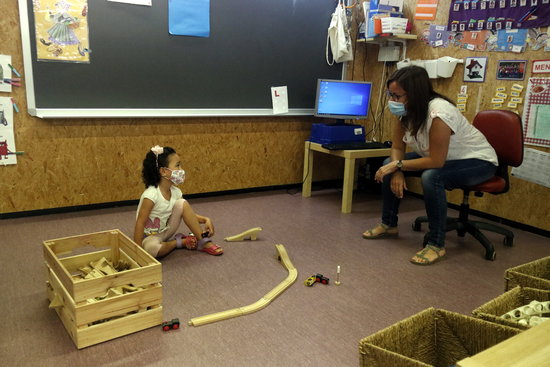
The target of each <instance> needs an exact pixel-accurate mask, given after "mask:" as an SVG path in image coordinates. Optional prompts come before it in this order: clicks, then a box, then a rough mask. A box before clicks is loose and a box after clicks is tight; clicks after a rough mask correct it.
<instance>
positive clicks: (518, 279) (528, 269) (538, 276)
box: [504, 256, 550, 291]
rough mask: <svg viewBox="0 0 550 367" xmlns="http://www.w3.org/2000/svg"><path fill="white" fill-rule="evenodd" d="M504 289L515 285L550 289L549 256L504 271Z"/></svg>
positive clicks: (506, 289) (507, 289)
mask: <svg viewBox="0 0 550 367" xmlns="http://www.w3.org/2000/svg"><path fill="white" fill-rule="evenodd" d="M504 281H505V287H504V288H505V289H504V290H505V291H509V290H510V289H512V288H515V287H517V286H518V285H519V286H521V287H529V288H536V289H545V290H550V256H547V257H543V258H542V259H538V260H535V261H531V262H529V263H526V264H522V265H519V266H516V267H513V268H510V269H507V270H506V271H505V272H504Z"/></svg>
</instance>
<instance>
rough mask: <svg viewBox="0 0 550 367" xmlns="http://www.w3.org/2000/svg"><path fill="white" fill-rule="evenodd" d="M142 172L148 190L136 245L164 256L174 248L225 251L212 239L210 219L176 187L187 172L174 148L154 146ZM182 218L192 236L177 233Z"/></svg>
mask: <svg viewBox="0 0 550 367" xmlns="http://www.w3.org/2000/svg"><path fill="white" fill-rule="evenodd" d="M141 173H142V179H143V183H144V184H145V187H146V189H145V191H144V192H143V194H142V195H141V199H140V200H139V205H138V209H137V214H136V226H135V229H134V241H135V242H136V243H137V244H139V245H141V246H143V248H144V249H145V250H146V251H147V252H148V253H150V254H151V255H152V256H155V257H162V256H164V255H166V254H168V253H169V252H171V251H172V250H174V249H175V248H186V249H188V250H195V249H198V250H200V251H203V252H206V253H208V254H210V255H214V256H217V255H221V254H223V250H222V248H221V247H219V246H217V245H214V244H213V243H212V240H211V239H210V236H212V235H213V234H214V225H213V224H212V221H211V220H210V218H208V217H203V216H202V215H198V214H196V213H195V212H194V211H193V209H192V208H191V205H189V203H188V202H187V201H186V200H185V199H183V198H182V192H181V190H180V189H178V188H177V186H178V185H181V184H182V183H183V181H184V180H185V171H184V170H183V169H181V163H180V157H179V155H178V154H177V153H176V151H175V150H174V149H172V148H170V147H160V146H158V145H157V146H154V147H153V148H151V150H150V151H149V152H147V155H146V156H145V159H144V160H143V169H142V172H141ZM182 220H183V222H184V223H185V225H187V227H188V228H189V229H190V230H191V232H192V233H193V235H189V236H185V235H183V234H181V233H177V234H176V231H177V229H178V227H179V226H180V224H181V221H182ZM201 224H204V229H205V230H204V231H203V230H202V227H201ZM197 239H199V240H197Z"/></svg>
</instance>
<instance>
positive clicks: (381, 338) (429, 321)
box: [359, 308, 521, 367]
mask: <svg viewBox="0 0 550 367" xmlns="http://www.w3.org/2000/svg"><path fill="white" fill-rule="evenodd" d="M520 332H521V331H520V330H518V329H515V328H511V327H508V326H504V325H498V324H493V323H491V322H488V321H484V320H480V319H476V318H475V317H470V316H465V315H461V314H458V313H454V312H451V311H446V310H441V309H435V308H428V309H426V310H424V311H422V312H420V313H418V314H416V315H413V316H411V317H409V318H407V319H404V320H402V321H399V322H398V323H396V324H393V325H392V326H389V327H387V328H385V329H383V330H381V331H379V332H377V333H375V334H372V335H371V336H368V337H366V338H364V339H362V340H361V341H360V343H359V364H360V366H362V367H388V366H399V367H429V366H436V367H447V366H451V365H454V364H456V362H457V361H459V360H461V359H464V358H466V357H470V356H473V355H474V354H477V353H479V352H481V351H483V350H485V349H487V348H490V347H492V346H494V345H496V344H498V343H500V342H502V341H503V340H506V339H508V338H510V337H512V336H514V335H517V334H519V333H520Z"/></svg>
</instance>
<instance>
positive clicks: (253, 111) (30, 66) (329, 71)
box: [19, 0, 345, 118]
mask: <svg viewBox="0 0 550 367" xmlns="http://www.w3.org/2000/svg"><path fill="white" fill-rule="evenodd" d="M160 1H162V0H160ZM167 1H169V0H167ZM226 1H227V0H226ZM234 1H239V0H234ZM301 1H302V0H290V2H291V3H292V4H293V9H292V11H296V4H297V3H298V5H300V4H299V3H300V2H301ZM155 3H159V2H158V1H155V2H154V3H153V4H155ZM271 3H272V4H277V3H279V4H281V3H284V2H273V1H271ZM97 4H99V3H95V2H94V5H97ZM102 4H103V5H104V6H111V7H113V6H118V7H128V6H130V5H127V4H121V3H115V2H107V1H104V2H103V3H102ZM105 4H108V5H105ZM114 4H117V5H114ZM285 4H287V5H288V3H285ZM310 4H311V3H310ZM335 4H336V2H335V1H332V0H320V1H317V2H316V3H315V6H324V7H325V8H324V9H323V11H321V13H322V14H323V16H322V17H317V18H322V19H316V22H311V19H310V18H306V19H304V18H299V17H296V19H294V18H292V19H291V20H292V21H293V22H295V23H298V22H306V21H307V22H308V24H307V25H305V24H294V25H293V27H294V33H297V32H296V29H298V28H301V29H304V30H306V29H307V27H314V28H315V27H316V28H315V29H314V30H313V31H312V30H311V29H310V30H309V31H308V32H305V31H304V32H303V33H307V34H309V35H310V36H311V35H313V36H314V37H315V46H314V47H309V48H307V47H300V49H302V48H303V49H304V50H305V49H308V50H310V51H309V52H312V51H311V50H314V51H313V53H314V54H315V57H314V59H315V60H316V61H315V62H311V60H312V58H313V57H312V55H311V54H309V55H308V54H299V53H298V54H295V55H293V56H292V57H293V58H294V60H296V65H297V66H296V68H295V69H299V70H298V71H293V70H291V69H287V70H286V72H287V74H289V75H290V74H292V75H290V76H288V78H287V79H285V76H284V75H283V76H281V75H278V74H277V73H279V74H281V72H280V71H277V72H274V73H273V76H274V77H273V78H272V80H273V83H272V84H270V85H267V82H265V81H264V85H263V86H262V87H261V94H262V96H261V98H262V100H261V102H258V101H259V100H258V101H255V102H251V105H246V104H245V103H246V102H242V103H243V104H242V105H237V106H227V105H224V106H221V107H216V106H207V107H206V108H204V107H203V106H200V107H196V106H189V105H185V106H181V107H180V106H173V105H171V106H169V107H168V108H166V106H147V107H146V108H140V107H138V106H129V107H128V106H89V105H87V106H82V107H80V106H70V107H66V106H63V103H59V105H58V106H57V105H52V103H57V102H48V103H46V104H44V103H43V102H41V101H40V99H41V95H44V94H48V95H50V94H52V93H51V91H52V90H53V91H58V90H61V89H63V88H62V87H58V88H56V87H55V85H54V86H50V85H48V89H47V91H46V88H45V87H44V84H45V83H44V81H41V80H40V79H41V77H43V75H44V74H48V73H42V74H43V75H35V73H38V72H39V71H40V70H41V69H50V70H57V71H56V73H57V75H59V74H60V72H59V70H61V68H63V69H62V70H67V69H73V70H74V69H75V68H76V69H78V68H79V67H78V66H76V67H75V66H70V65H92V64H93V63H94V62H96V61H94V60H98V58H100V56H98V55H97V54H96V55H94V53H93V52H92V55H91V63H90V64H74V63H70V64H67V63H60V62H38V61H37V60H36V41H35V39H34V19H30V18H31V17H33V12H32V0H19V14H20V23H21V36H22V37H21V38H22V46H23V61H24V67H25V69H24V70H25V79H26V83H25V84H26V93H27V106H28V112H29V114H30V115H32V116H36V117H40V118H107V117H115V118H116V117H121V118H122V117H201V116H204V117H207V116H265V115H273V109H272V108H271V95H270V87H271V86H281V85H287V86H288V94H289V112H288V113H286V114H283V115H282V116H284V115H287V116H288V115H313V111H314V105H315V101H314V99H315V88H316V83H317V79H318V78H331V79H342V76H343V75H345V66H344V65H343V64H336V65H334V66H328V65H327V63H326V61H325V44H326V31H327V28H328V23H329V21H330V13H331V12H332V10H333V9H334V6H335ZM302 5H303V4H302ZM153 6H155V5H153ZM165 6H167V4H165ZM310 6H312V5H310ZM130 7H133V6H130ZM124 9H127V8H124ZM91 10H92V9H90V11H91ZM271 10H273V9H271ZM317 10H318V9H317ZM29 11H30V13H29ZM281 13H284V14H285V15H286V14H287V13H288V9H285V10H284V11H282V12H281ZM318 13H319V11H317V12H312V14H314V15H315V14H318ZM266 14H267V13H266ZM119 15H120V13H119ZM167 17H168V15H167V13H166V17H165V18H166V19H164V20H163V21H165V22H166V24H167V22H168V19H167ZM212 17H214V16H213V15H212ZM212 19H213V18H212ZM247 19H248V18H247ZM288 19H290V17H288V18H285V22H286V21H287V20H288ZM264 20H265V21H267V20H266V19H264ZM254 21H255V22H259V23H261V22H262V20H261V19H260V20H254ZM212 23H215V20H211V24H212ZM31 27H32V28H31ZM164 31H165V35H166V37H178V36H171V35H169V34H168V29H167V27H166V28H165V29H164ZM213 31H214V29H213ZM298 36H299V35H298V34H296V37H298ZM284 37H287V38H288V34H286V35H284ZM189 38H193V39H192V40H191V41H190V42H194V44H197V38H194V37H184V39H186V40H188V39H189ZM210 38H211V39H212V38H213V36H211V37H210ZM90 40H91V48H92V51H93V48H94V44H95V45H98V43H99V42H101V40H98V39H97V37H96V38H95V39H94V32H93V29H92V28H91V27H90ZM275 40H276V39H275ZM177 41H178V40H177ZM177 41H176V42H177ZM271 41H272V42H273V40H271ZM280 42H281V43H282V42H286V41H285V39H281V40H280ZM289 42H291V40H289ZM296 42H303V44H308V45H309V44H310V43H313V42H308V39H307V38H304V37H299V40H298V41H296ZM290 50H291V51H292V52H294V51H296V48H294V49H290ZM241 51H242V50H241ZM241 51H239V50H237V51H235V52H236V54H235V55H232V57H233V58H235V57H237V56H238V55H237V54H238V53H239V52H241ZM244 57H247V56H246V55H245V56H244ZM247 59H250V55H248V57H247ZM288 59H289V58H288V57H287V58H286V59H284V60H286V61H288ZM299 60H301V61H299ZM304 60H308V61H307V62H308V64H307V66H308V67H307V68H304ZM262 61H265V58H264V59H263V60H262ZM287 63H288V62H287ZM249 65H250V64H249ZM309 66H311V68H310V67H309ZM83 69H85V68H82V67H80V70H83ZM259 70H265V69H259ZM230 71H231V70H229V72H230ZM296 72H299V74H296ZM304 73H306V74H307V73H309V74H310V75H307V76H304V80H306V82H304V81H300V83H301V84H297V85H292V83H293V82H294V81H295V80H297V79H300V78H301V77H302V75H303V74H304ZM51 74H53V73H51ZM61 74H62V73H61ZM226 75H227V74H226ZM61 76H63V75H61ZM266 78H267V79H270V76H269V75H268V76H266V77H264V79H266ZM89 79H93V75H91V76H89ZM281 81H282V82H281ZM165 82H166V83H170V81H165ZM309 84H311V86H310V87H309ZM241 91H242V90H241ZM264 91H265V92H264ZM91 93H93V92H91ZM246 93H252V94H253V95H254V97H255V96H256V95H257V94H258V89H257V88H256V91H253V90H252V89H250V91H249V92H246ZM264 93H265V96H264V95H263V94H264ZM96 94H99V93H96ZM61 95H62V93H61ZM42 99H43V98H42ZM251 99H253V98H251ZM299 99H300V100H299ZM111 100H113V99H111ZM297 100H299V101H298V102H295V101H297ZM247 101H248V100H247ZM203 102H204V101H198V102H197V104H199V105H200V104H203ZM172 103H175V102H172ZM212 103H214V102H212ZM218 103H220V102H219V101H218ZM224 103H225V102H224ZM224 103H221V104H224ZM239 103H241V102H237V104H239Z"/></svg>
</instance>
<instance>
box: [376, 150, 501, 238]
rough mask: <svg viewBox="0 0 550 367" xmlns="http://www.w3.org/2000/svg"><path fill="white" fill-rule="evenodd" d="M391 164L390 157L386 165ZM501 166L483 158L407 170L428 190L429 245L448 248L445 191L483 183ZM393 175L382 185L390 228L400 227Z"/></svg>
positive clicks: (384, 213) (384, 219)
mask: <svg viewBox="0 0 550 367" xmlns="http://www.w3.org/2000/svg"><path fill="white" fill-rule="evenodd" d="M415 158H420V156H419V155H418V154H416V153H414V152H411V153H407V154H406V155H405V160H407V159H415ZM389 162H390V158H387V159H386V160H385V161H384V164H387V163H389ZM496 169H497V167H496V166H495V165H493V164H492V163H491V162H487V161H483V160H480V159H460V160H452V161H447V162H445V165H444V166H443V167H441V168H432V169H427V170H424V171H406V172H403V173H404V174H405V176H420V177H421V179H422V188H423V190H424V205H425V206H426V214H427V216H428V227H429V232H428V234H427V238H426V239H427V244H428V245H432V246H437V247H444V246H445V233H446V225H447V197H446V196H445V189H453V188H460V187H467V186H473V185H477V184H480V183H482V182H484V181H487V180H488V179H490V178H491V177H493V176H494V174H495V172H496ZM391 176H392V175H386V176H385V177H384V181H383V183H382V196H383V206H382V223H384V224H385V225H388V226H390V227H395V226H397V214H398V210H399V202H400V199H398V198H397V197H396V196H395V195H394V194H393V192H392V191H391V187H390V179H391Z"/></svg>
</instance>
